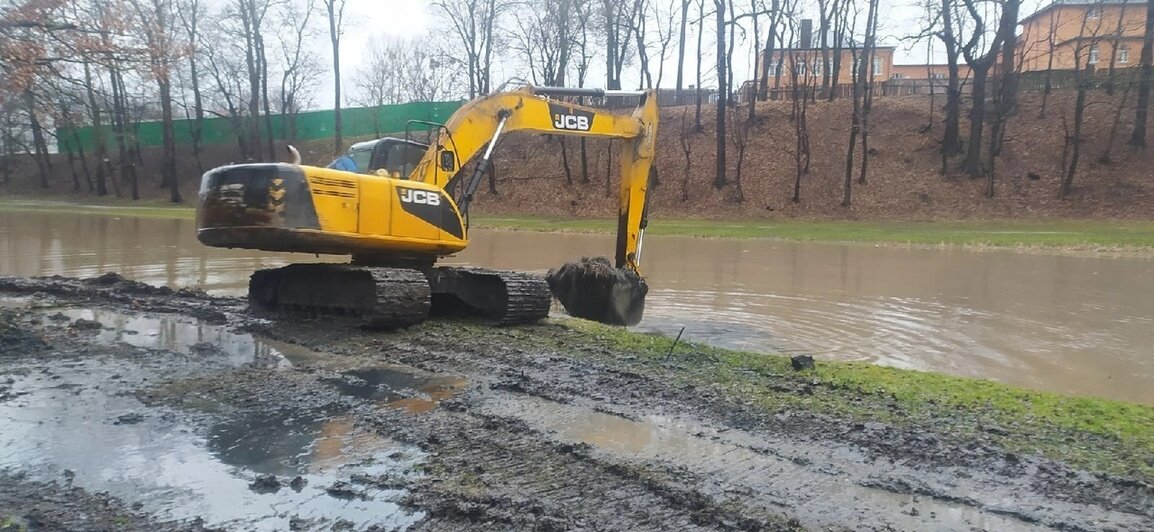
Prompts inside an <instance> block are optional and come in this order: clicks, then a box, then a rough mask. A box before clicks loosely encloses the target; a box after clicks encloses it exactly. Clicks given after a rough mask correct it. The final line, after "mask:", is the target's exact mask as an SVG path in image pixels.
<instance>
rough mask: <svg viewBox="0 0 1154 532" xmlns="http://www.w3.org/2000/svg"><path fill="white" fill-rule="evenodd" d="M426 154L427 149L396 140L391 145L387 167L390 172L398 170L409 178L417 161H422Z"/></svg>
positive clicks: (386, 160)
mask: <svg viewBox="0 0 1154 532" xmlns="http://www.w3.org/2000/svg"><path fill="white" fill-rule="evenodd" d="M424 155H425V149H424V148H421V147H420V146H413V145H411V144H405V143H403V142H396V143H393V145H391V146H389V151H388V155H387V156H386V159H385V168H387V169H388V170H389V173H390V174H392V173H393V172H397V173H400V174H401V177H404V178H407V177H409V174H412V173H413V169H414V168H416V167H417V163H419V162H421V158H422V157H424Z"/></svg>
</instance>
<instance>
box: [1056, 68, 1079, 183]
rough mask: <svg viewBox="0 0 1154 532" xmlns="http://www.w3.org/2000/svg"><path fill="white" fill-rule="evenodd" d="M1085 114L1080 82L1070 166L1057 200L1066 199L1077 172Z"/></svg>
mask: <svg viewBox="0 0 1154 532" xmlns="http://www.w3.org/2000/svg"><path fill="white" fill-rule="evenodd" d="M1085 114H1086V85H1085V83H1081V82H1080V83H1078V97H1077V99H1076V100H1075V102H1074V134H1073V135H1072V136H1071V138H1070V140H1069V142H1070V144H1071V149H1070V166H1069V167H1068V168H1066V175H1065V176H1064V177H1063V179H1062V188H1061V189H1059V190H1058V198H1060V199H1066V196H1068V195H1069V194H1070V188H1071V187H1072V186H1073V184H1074V172H1076V171H1077V170H1078V158H1079V156H1080V155H1081V151H1082V149H1081V148H1082V119H1083V117H1084V115H1085Z"/></svg>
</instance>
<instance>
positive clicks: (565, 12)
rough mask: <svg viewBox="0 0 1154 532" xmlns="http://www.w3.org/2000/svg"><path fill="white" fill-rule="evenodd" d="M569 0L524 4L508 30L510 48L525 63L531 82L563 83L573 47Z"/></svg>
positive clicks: (570, 1) (543, 83) (544, 0)
mask: <svg viewBox="0 0 1154 532" xmlns="http://www.w3.org/2000/svg"><path fill="white" fill-rule="evenodd" d="M572 13H573V0H542V1H540V2H529V3H526V4H525V5H524V6H523V7H522V8H521V9H520V16H519V17H517V30H516V31H513V32H511V34H512V44H513V48H514V49H515V50H516V51H517V52H519V53H520V54H521V57H522V58H523V59H524V60H525V62H526V63H527V64H528V66H529V73H530V75H531V77H532V79H533V82H534V83H537V84H540V85H555V86H560V85H564V84H565V70H566V68H567V67H568V65H569V58H570V54H571V53H572V49H573V41H574V39H573V36H572V34H571V33H572V31H571V25H572V21H571V20H570V18H571V16H572Z"/></svg>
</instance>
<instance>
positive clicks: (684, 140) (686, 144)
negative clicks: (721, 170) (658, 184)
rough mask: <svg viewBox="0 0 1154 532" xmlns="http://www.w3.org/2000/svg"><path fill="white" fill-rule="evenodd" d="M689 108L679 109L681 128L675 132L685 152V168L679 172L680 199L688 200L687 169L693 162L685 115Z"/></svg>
mask: <svg viewBox="0 0 1154 532" xmlns="http://www.w3.org/2000/svg"><path fill="white" fill-rule="evenodd" d="M688 113H689V110H688V109H686V110H683V111H681V129H680V130H679V131H678V134H677V142H678V144H680V145H681V152H682V153H683V154H685V169H684V171H682V173H681V201H689V169H690V166H691V165H692V162H693V157H692V152H693V139H692V138H691V135H692V134H693V130H692V129H690V128H688V127H686V125H685V115H686V114H688Z"/></svg>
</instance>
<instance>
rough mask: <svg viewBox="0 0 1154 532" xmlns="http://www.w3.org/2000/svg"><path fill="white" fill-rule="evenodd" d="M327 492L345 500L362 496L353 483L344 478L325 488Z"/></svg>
mask: <svg viewBox="0 0 1154 532" xmlns="http://www.w3.org/2000/svg"><path fill="white" fill-rule="evenodd" d="M325 492H326V493H328V494H329V495H331V496H333V497H335V498H337V499H343V500H352V499H357V498H360V496H361V494H360V493H357V491H356V490H354V489H353V486H352V484H349V483H348V482H346V481H344V480H338V481H336V482H334V483H333V484H332V485H331V486H329V487H327V488H325Z"/></svg>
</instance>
